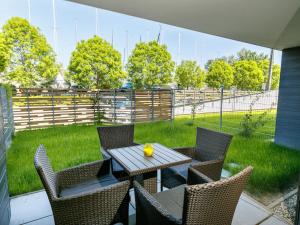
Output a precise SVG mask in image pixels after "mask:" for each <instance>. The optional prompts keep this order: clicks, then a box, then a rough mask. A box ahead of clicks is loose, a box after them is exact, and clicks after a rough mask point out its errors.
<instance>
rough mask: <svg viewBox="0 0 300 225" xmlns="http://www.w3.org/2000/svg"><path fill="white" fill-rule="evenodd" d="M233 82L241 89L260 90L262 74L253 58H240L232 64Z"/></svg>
mask: <svg viewBox="0 0 300 225" xmlns="http://www.w3.org/2000/svg"><path fill="white" fill-rule="evenodd" d="M233 67H234V84H235V85H236V87H237V88H238V89H241V90H261V88H262V84H263V82H264V75H263V72H262V70H261V68H259V67H258V65H257V63H256V62H255V61H253V60H241V61H237V62H235V63H234V64H233Z"/></svg>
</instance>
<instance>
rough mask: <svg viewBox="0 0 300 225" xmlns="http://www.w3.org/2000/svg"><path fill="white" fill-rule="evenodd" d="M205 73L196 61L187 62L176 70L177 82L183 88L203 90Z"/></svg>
mask: <svg viewBox="0 0 300 225" xmlns="http://www.w3.org/2000/svg"><path fill="white" fill-rule="evenodd" d="M204 78H205V72H204V71H203V70H201V68H200V66H198V65H197V62H196V61H191V60H185V61H182V62H181V64H180V65H179V66H178V67H177V68H176V73H175V81H176V82H177V84H178V85H179V86H180V87H181V88H189V87H192V88H201V87H202V86H203V84H204Z"/></svg>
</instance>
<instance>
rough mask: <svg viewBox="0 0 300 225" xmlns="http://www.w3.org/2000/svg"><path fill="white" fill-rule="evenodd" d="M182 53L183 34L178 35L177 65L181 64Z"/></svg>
mask: <svg viewBox="0 0 300 225" xmlns="http://www.w3.org/2000/svg"><path fill="white" fill-rule="evenodd" d="M180 53H181V33H180V32H179V33H178V55H177V65H179V64H180Z"/></svg>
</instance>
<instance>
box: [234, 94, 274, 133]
mask: <svg viewBox="0 0 300 225" xmlns="http://www.w3.org/2000/svg"><path fill="white" fill-rule="evenodd" d="M258 100H259V95H257V96H256V98H255V99H254V100H253V101H252V102H251V104H250V109H249V111H248V112H247V113H245V115H244V116H243V119H242V122H241V128H242V129H241V132H240V135H242V136H244V137H251V136H253V134H254V133H255V132H256V131H257V129H258V128H260V127H263V126H264V125H265V124H266V123H267V122H268V119H267V114H268V112H269V111H270V110H271V109H272V108H270V109H268V110H265V111H264V112H262V113H260V114H259V116H258V117H257V116H256V115H255V117H254V114H253V106H254V105H255V104H256V102H257V101H258Z"/></svg>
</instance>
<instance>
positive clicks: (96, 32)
mask: <svg viewBox="0 0 300 225" xmlns="http://www.w3.org/2000/svg"><path fill="white" fill-rule="evenodd" d="M95 20H96V21H95V26H96V27H95V28H96V29H95V35H98V8H96V17H95Z"/></svg>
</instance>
